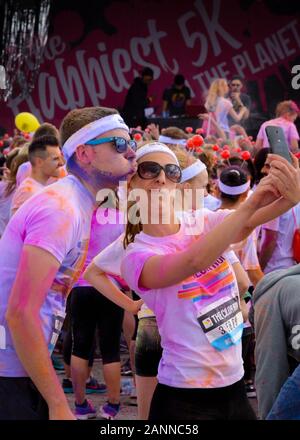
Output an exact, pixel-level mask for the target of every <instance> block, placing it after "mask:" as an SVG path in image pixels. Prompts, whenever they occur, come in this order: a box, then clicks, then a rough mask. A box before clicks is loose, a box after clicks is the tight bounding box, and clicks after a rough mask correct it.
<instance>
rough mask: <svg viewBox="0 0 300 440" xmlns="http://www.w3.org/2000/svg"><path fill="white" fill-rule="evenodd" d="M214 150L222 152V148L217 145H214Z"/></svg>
mask: <svg viewBox="0 0 300 440" xmlns="http://www.w3.org/2000/svg"><path fill="white" fill-rule="evenodd" d="M212 149H213V150H214V151H219V150H220V147H219V145H217V144H215V145H213V147H212Z"/></svg>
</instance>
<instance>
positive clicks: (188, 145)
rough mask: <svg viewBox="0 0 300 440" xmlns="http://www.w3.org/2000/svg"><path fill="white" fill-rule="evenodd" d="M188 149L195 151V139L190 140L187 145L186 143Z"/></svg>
mask: <svg viewBox="0 0 300 440" xmlns="http://www.w3.org/2000/svg"><path fill="white" fill-rule="evenodd" d="M186 147H187V149H188V150H193V149H194V141H193V138H191V139H188V141H187V143H186Z"/></svg>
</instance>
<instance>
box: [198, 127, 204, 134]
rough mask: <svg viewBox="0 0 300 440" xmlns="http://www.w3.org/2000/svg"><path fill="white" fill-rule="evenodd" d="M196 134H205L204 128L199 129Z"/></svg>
mask: <svg viewBox="0 0 300 440" xmlns="http://www.w3.org/2000/svg"><path fill="white" fill-rule="evenodd" d="M196 133H197V134H203V133H204V130H203V128H197V130H196Z"/></svg>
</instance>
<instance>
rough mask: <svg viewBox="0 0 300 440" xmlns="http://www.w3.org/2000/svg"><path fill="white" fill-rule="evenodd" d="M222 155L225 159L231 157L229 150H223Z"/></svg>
mask: <svg viewBox="0 0 300 440" xmlns="http://www.w3.org/2000/svg"><path fill="white" fill-rule="evenodd" d="M221 156H222V158H223V159H229V158H230V153H229V151H228V150H224V151H222V153H221Z"/></svg>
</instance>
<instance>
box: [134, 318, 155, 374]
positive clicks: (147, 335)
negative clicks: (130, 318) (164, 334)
mask: <svg viewBox="0 0 300 440" xmlns="http://www.w3.org/2000/svg"><path fill="white" fill-rule="evenodd" d="M161 356H162V348H161V345H160V334H159V332H158V327H157V323H156V319H155V318H154V317H153V318H141V319H140V320H139V325H138V331H137V337H136V344H135V370H136V374H137V375H138V376H142V377H155V376H157V372H158V364H159V361H160V359H161Z"/></svg>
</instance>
